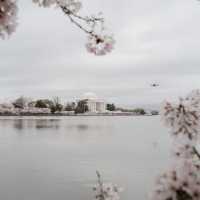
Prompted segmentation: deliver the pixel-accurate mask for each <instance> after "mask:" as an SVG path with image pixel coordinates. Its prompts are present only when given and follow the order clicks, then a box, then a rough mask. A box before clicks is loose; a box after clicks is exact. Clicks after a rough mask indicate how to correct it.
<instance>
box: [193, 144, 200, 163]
mask: <svg viewBox="0 0 200 200" xmlns="http://www.w3.org/2000/svg"><path fill="white" fill-rule="evenodd" d="M193 152H194V154H195V155H196V156H197V157H198V158H199V160H200V153H199V152H198V150H197V149H196V147H193Z"/></svg>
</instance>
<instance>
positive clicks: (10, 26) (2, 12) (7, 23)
mask: <svg viewBox="0 0 200 200" xmlns="http://www.w3.org/2000/svg"><path fill="white" fill-rule="evenodd" d="M17 11H18V8H17V4H16V1H15V0H0V37H1V38H3V39H4V38H5V37H6V36H7V35H10V34H11V33H13V32H14V31H15V29H16V26H17Z"/></svg>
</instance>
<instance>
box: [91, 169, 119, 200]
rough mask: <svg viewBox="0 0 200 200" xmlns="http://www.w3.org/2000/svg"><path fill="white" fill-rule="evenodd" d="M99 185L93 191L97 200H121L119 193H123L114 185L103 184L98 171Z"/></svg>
mask: <svg viewBox="0 0 200 200" xmlns="http://www.w3.org/2000/svg"><path fill="white" fill-rule="evenodd" d="M97 177H98V183H97V185H95V186H94V187H93V191H94V192H95V199H97V200H119V199H120V196H119V193H120V192H121V191H122V189H121V188H119V187H118V186H116V185H113V184H112V183H103V182H102V180H101V175H100V173H99V172H98V171H97Z"/></svg>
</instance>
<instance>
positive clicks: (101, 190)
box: [96, 171, 105, 200]
mask: <svg viewBox="0 0 200 200" xmlns="http://www.w3.org/2000/svg"><path fill="white" fill-rule="evenodd" d="M96 174H97V178H98V184H99V187H100V192H101V197H102V199H101V200H105V198H104V191H103V182H102V181H101V175H100V173H99V171H96Z"/></svg>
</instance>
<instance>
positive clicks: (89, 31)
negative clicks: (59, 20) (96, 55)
mask: <svg viewBox="0 0 200 200" xmlns="http://www.w3.org/2000/svg"><path fill="white" fill-rule="evenodd" d="M58 5H59V4H58ZM59 6H60V8H61V10H62V11H63V12H64V13H65V14H66V15H67V16H68V18H69V19H70V21H71V22H72V23H73V24H75V25H76V26H77V27H78V28H80V29H81V30H82V31H84V32H85V33H87V34H89V35H92V36H94V37H97V35H96V34H94V33H93V31H92V30H88V29H86V28H85V27H83V26H82V25H81V24H80V23H79V22H78V21H76V20H75V19H74V18H77V19H79V20H83V21H85V22H86V23H88V22H92V23H93V25H94V24H95V23H96V22H97V21H99V22H103V20H104V19H103V18H96V17H91V18H86V17H82V16H80V15H77V14H75V13H74V12H72V11H71V10H70V9H68V8H67V7H66V6H62V5H59ZM73 17H74V18H73Z"/></svg>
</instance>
